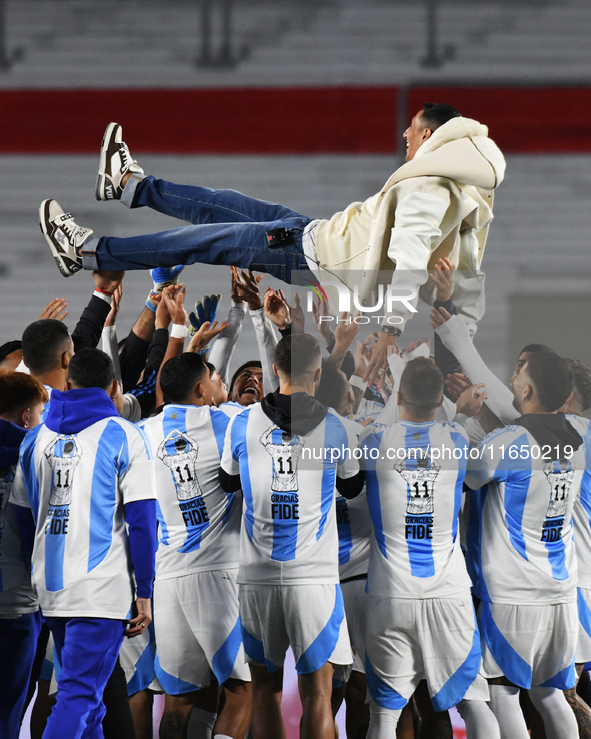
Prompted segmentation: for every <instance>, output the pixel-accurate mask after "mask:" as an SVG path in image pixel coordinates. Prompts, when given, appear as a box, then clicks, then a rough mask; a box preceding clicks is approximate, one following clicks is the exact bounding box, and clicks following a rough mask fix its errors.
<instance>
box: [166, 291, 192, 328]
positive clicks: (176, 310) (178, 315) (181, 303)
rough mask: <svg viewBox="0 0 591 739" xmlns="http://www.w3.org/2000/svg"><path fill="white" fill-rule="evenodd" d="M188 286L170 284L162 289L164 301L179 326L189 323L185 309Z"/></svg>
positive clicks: (172, 318)
mask: <svg viewBox="0 0 591 739" xmlns="http://www.w3.org/2000/svg"><path fill="white" fill-rule="evenodd" d="M186 294H187V288H186V287H185V286H184V285H183V284H182V283H181V284H180V285H170V286H169V287H165V288H164V290H163V291H162V301H163V302H164V305H165V306H166V310H167V311H168V313H169V315H170V319H171V321H172V322H173V323H174V324H176V325H178V326H186V325H187V320H188V316H187V311H186V310H185V295H186Z"/></svg>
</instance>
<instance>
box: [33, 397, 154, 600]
mask: <svg viewBox="0 0 591 739" xmlns="http://www.w3.org/2000/svg"><path fill="white" fill-rule="evenodd" d="M106 418H117V419H119V414H118V413H117V409H116V408H115V406H114V405H113V401H112V400H111V399H110V398H109V396H108V395H107V393H106V392H105V391H104V390H102V389H99V388H83V389H74V390H68V391H66V392H62V391H60V390H54V391H53V393H52V395H51V404H50V408H49V413H48V415H47V418H46V420H45V424H44V425H45V426H46V427H47V428H48V429H49V430H50V431H53V432H54V433H57V434H60V435H62V434H63V435H70V434H78V433H80V432H81V431H84V430H85V429H87V428H89V427H90V426H93V425H94V424H95V423H97V422H99V421H102V420H104V419H106ZM121 423H127V421H121ZM42 428H43V427H40V429H42ZM26 478H27V475H26V474H25V479H26ZM125 521H126V523H127V526H128V538H129V548H130V553H131V561H132V564H133V568H134V573H135V579H136V585H137V596H138V597H141V598H149V597H150V596H151V595H152V582H153V580H154V553H155V551H156V546H157V542H156V525H155V522H156V502H155V500H151V499H144V500H136V501H132V502H129V503H127V504H126V505H125Z"/></svg>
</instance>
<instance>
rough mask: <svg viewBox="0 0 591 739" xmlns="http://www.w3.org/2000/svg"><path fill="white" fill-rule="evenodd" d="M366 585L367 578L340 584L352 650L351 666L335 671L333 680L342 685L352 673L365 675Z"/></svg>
mask: <svg viewBox="0 0 591 739" xmlns="http://www.w3.org/2000/svg"><path fill="white" fill-rule="evenodd" d="M366 585H367V578H363V579H362V580H349V582H343V583H341V590H342V591H343V600H344V602H345V616H346V617H347V628H348V629H349V638H350V639H351V649H352V650H353V665H352V666H351V667H350V668H349V669H346V668H345V669H346V671H345V670H343V669H335V673H334V678H335V680H338V681H339V682H342V683H346V682H347V680H348V679H349V677H350V675H351V672H352V671H355V672H361V673H363V674H365V630H366V625H367V608H368V595H367V593H366V592H365V586H366Z"/></svg>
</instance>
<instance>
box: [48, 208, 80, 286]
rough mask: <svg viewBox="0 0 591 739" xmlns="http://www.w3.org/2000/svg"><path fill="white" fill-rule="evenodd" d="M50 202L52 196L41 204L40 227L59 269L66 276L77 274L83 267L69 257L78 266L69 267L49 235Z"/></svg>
mask: <svg viewBox="0 0 591 739" xmlns="http://www.w3.org/2000/svg"><path fill="white" fill-rule="evenodd" d="M50 203H53V199H52V198H50V199H49V200H44V201H43V202H42V203H41V205H40V206H39V227H40V229H41V233H42V234H43V236H44V237H45V241H47V245H48V246H49V248H50V250H51V253H52V255H53V258H54V259H55V261H56V262H57V266H58V269H59V271H60V272H61V273H62V275H63V276H64V277H71V276H72V275H73V274H76V272H79V271H80V270H81V269H82V268H81V267H80V266H79V265H77V264H76V263H75V262H72V260H71V259H68V261H70V262H72V264H73V265H74V267H75V268H76V269H75V268H74V267H73V268H72V269H70V268H68V266H67V265H66V263H65V261H64V255H63V254H61V253H60V252H59V251H58V250H57V248H56V246H55V244H54V243H53V239H52V238H51V236H50V235H49V232H48V230H47V224H48V223H49V205H50Z"/></svg>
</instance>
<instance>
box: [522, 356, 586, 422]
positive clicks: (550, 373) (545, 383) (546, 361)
mask: <svg viewBox="0 0 591 739" xmlns="http://www.w3.org/2000/svg"><path fill="white" fill-rule="evenodd" d="M525 372H526V374H527V376H528V377H529V379H530V380H531V383H532V385H533V386H534V389H535V391H536V395H537V396H538V400H539V401H540V404H541V405H542V407H543V408H544V410H545V411H546V412H547V413H552V412H553V411H556V410H558V409H559V408H560V407H561V406H563V405H564V404H565V403H566V400H567V398H568V396H569V395H570V394H571V392H572V389H573V384H574V376H573V372H572V370H571V368H570V367H569V366H568V364H567V362H566V361H565V360H564V359H563V358H562V357H559V356H558V354H555V353H554V352H533V353H532V354H530V356H529V357H528V360H527V364H526V365H525Z"/></svg>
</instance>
